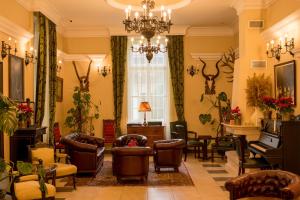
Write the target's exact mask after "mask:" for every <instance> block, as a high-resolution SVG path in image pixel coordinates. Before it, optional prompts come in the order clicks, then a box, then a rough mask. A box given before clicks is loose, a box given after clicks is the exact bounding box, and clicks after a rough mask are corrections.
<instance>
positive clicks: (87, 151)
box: [61, 133, 105, 174]
mask: <svg viewBox="0 0 300 200" xmlns="http://www.w3.org/2000/svg"><path fill="white" fill-rule="evenodd" d="M61 142H62V143H63V144H64V145H65V150H66V153H67V154H68V155H69V156H70V160H71V163H72V164H74V165H76V166H77V173H94V174H96V173H97V172H98V170H100V169H101V167H102V166H103V160H104V150H105V147H104V140H103V139H101V138H97V137H93V136H89V135H85V134H79V133H72V134H70V135H67V136H65V137H64V138H62V141H61Z"/></svg>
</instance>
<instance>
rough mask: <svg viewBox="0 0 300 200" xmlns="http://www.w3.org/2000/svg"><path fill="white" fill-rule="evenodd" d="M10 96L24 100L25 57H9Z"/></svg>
mask: <svg viewBox="0 0 300 200" xmlns="http://www.w3.org/2000/svg"><path fill="white" fill-rule="evenodd" d="M8 81H9V84H8V85H9V97H10V98H11V99H12V100H16V101H24V59H23V58H20V57H18V56H15V55H9V57H8Z"/></svg>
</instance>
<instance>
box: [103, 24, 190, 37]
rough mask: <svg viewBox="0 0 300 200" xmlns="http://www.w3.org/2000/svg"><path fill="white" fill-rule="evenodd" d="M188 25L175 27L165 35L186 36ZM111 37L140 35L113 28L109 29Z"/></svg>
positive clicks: (121, 28)
mask: <svg viewBox="0 0 300 200" xmlns="http://www.w3.org/2000/svg"><path fill="white" fill-rule="evenodd" d="M188 27H189V26H188V25H173V26H172V27H171V31H170V33H167V34H163V35H185V34H186V31H187V29H188ZM108 29H109V33H110V35H111V36H113V35H127V36H135V35H140V34H137V33H135V32H134V31H133V32H131V33H127V32H126V31H125V29H124V26H111V27H109V28H108Z"/></svg>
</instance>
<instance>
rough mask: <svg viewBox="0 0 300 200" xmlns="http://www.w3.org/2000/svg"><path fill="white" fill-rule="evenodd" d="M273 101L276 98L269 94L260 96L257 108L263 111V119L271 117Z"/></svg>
mask: <svg viewBox="0 0 300 200" xmlns="http://www.w3.org/2000/svg"><path fill="white" fill-rule="evenodd" d="M275 102H276V100H275V99H274V98H273V97H270V96H264V97H262V99H261V103H260V105H259V108H260V110H261V111H262V112H263V114H264V118H265V119H271V118H272V109H274V110H275V109H276V105H275Z"/></svg>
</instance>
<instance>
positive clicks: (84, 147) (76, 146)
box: [66, 140, 98, 152]
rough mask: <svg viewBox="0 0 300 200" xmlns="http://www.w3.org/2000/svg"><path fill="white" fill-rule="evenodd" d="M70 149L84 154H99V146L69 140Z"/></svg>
mask: <svg viewBox="0 0 300 200" xmlns="http://www.w3.org/2000/svg"><path fill="white" fill-rule="evenodd" d="M66 144H67V145H68V146H70V148H72V149H73V150H76V151H83V152H97V148H98V147H97V145H92V144H87V143H81V142H77V141H74V140H69V141H67V142H66Z"/></svg>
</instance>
